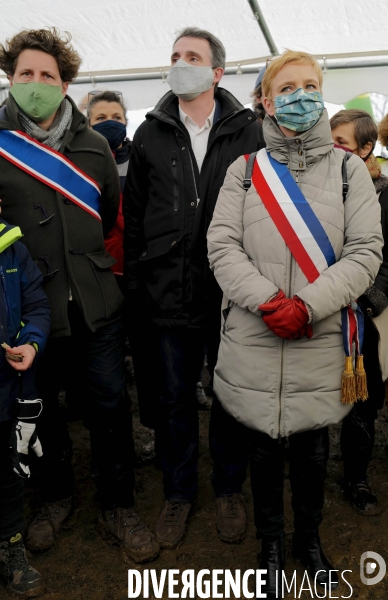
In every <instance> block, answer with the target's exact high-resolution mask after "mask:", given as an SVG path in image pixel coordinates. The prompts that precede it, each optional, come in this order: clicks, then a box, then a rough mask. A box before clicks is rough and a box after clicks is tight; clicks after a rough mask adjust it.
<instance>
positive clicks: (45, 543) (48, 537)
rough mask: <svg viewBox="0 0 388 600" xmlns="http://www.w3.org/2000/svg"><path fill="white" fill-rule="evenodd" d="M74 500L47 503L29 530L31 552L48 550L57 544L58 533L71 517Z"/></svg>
mask: <svg viewBox="0 0 388 600" xmlns="http://www.w3.org/2000/svg"><path fill="white" fill-rule="evenodd" d="M72 508H73V498H72V497H70V498H64V499H63V500H59V501H58V502H46V504H45V505H44V506H42V508H41V509H40V511H39V512H38V514H37V516H36V517H35V519H34V520H33V521H32V523H31V525H30V526H29V527H28V529H27V535H26V546H27V548H28V549H29V550H33V551H40V550H47V549H48V548H51V546H53V545H54V543H55V538H56V537H57V533H58V532H59V530H60V529H61V527H62V525H63V524H64V522H65V521H66V519H67V517H68V516H69V515H70V513H71V510H72Z"/></svg>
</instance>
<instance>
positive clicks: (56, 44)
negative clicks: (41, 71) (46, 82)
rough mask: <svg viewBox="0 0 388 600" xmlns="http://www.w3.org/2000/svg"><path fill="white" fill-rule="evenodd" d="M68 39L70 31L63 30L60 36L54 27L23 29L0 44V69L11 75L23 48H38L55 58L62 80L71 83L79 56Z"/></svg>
mask: <svg viewBox="0 0 388 600" xmlns="http://www.w3.org/2000/svg"><path fill="white" fill-rule="evenodd" d="M70 40H71V35H70V33H68V32H65V36H64V37H63V38H62V37H61V35H60V31H59V29H57V28H56V27H47V28H45V29H30V30H28V29H24V30H23V31H20V32H19V33H17V34H16V35H14V36H13V38H11V39H8V40H6V43H5V45H3V44H0V69H2V70H3V71H4V72H5V73H6V74H7V75H9V76H11V77H12V76H13V75H14V73H15V69H16V65H17V61H18V58H19V55H20V53H21V52H23V50H40V51H41V52H46V53H47V54H50V55H51V56H53V57H54V58H55V60H56V61H57V64H58V69H59V73H60V75H61V79H62V81H63V82H64V83H71V82H72V81H74V79H75V78H76V77H77V75H78V71H79V68H80V65H81V57H80V56H79V54H78V52H76V50H74V48H73V47H72V46H71V44H70Z"/></svg>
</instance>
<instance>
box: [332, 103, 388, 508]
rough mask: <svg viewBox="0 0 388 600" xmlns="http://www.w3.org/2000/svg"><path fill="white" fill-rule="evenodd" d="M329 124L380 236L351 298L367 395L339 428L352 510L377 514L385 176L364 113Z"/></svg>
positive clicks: (387, 264)
mask: <svg viewBox="0 0 388 600" xmlns="http://www.w3.org/2000/svg"><path fill="white" fill-rule="evenodd" d="M330 127H331V135H332V137H333V140H334V143H335V144H337V145H338V146H341V147H343V148H346V149H347V150H348V151H349V152H352V153H353V154H356V155H357V156H359V157H360V158H361V159H362V160H363V161H364V162H365V164H366V166H367V168H368V171H369V175H370V177H371V179H372V182H373V185H374V187H375V190H376V194H377V195H378V198H379V202H380V206H381V225H382V231H383V236H384V247H383V262H382V264H381V266H380V269H379V272H378V273H377V277H376V279H375V281H374V282H373V284H372V285H371V286H370V287H368V289H367V290H366V291H365V292H364V293H363V294H362V295H361V296H360V297H359V298H358V300H357V302H358V304H359V305H360V307H361V308H362V311H363V313H364V316H365V320H364V324H365V329H364V344H363V355H364V366H365V371H366V377H367V385H368V399H367V400H365V401H364V402H357V403H356V404H355V405H354V407H353V409H352V411H351V412H350V413H349V415H347V417H346V418H345V419H344V421H343V424H342V430H341V451H342V458H343V462H344V488H345V493H346V496H347V497H348V499H349V500H350V502H351V504H352V506H353V508H354V510H355V511H356V512H358V513H359V514H361V515H366V516H368V515H375V514H377V513H378V512H379V507H378V503H377V497H376V495H375V494H374V493H373V492H372V491H371V489H370V487H369V485H368V481H367V471H368V465H369V461H370V459H371V456H372V452H373V446H374V440H375V420H376V419H377V414H378V413H377V411H378V410H379V409H381V408H383V406H384V398H385V384H384V382H383V380H382V375H381V370H380V364H379V356H378V343H379V333H378V331H377V329H376V327H375V325H374V324H373V322H372V320H371V317H378V316H379V315H380V314H381V313H382V312H383V311H384V310H385V309H386V308H387V306H388V297H387V295H388V247H387V243H386V235H388V177H386V176H384V175H382V174H381V167H380V163H379V162H378V161H377V159H376V157H375V156H374V154H373V149H374V147H375V144H376V140H377V126H376V125H375V123H374V121H373V119H372V117H371V116H370V115H369V114H368V113H367V112H365V111H363V110H357V109H351V110H341V111H339V112H338V113H336V114H335V115H334V116H333V117H332V118H331V119H330ZM382 341H383V343H384V341H385V340H384V339H383V340H382Z"/></svg>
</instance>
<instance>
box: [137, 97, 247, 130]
mask: <svg viewBox="0 0 388 600" xmlns="http://www.w3.org/2000/svg"><path fill="white" fill-rule="evenodd" d="M214 98H215V101H216V113H215V115H214V117H215V118H214V122H213V127H215V126H217V124H218V123H220V122H221V121H224V120H226V119H229V118H230V117H234V116H235V115H236V116H237V115H238V116H240V115H244V119H243V123H244V125H245V124H246V123H245V122H246V120H247V118H248V117H249V116H250V117H251V119H250V121H251V120H256V117H255V114H254V113H253V112H252V111H251V110H250V109H249V108H244V106H243V105H242V104H240V102H239V101H238V100H237V98H235V97H234V96H233V94H231V93H230V92H228V91H227V90H225V89H224V88H218V89H217V91H216V93H215V96H214ZM178 106H179V105H178V97H177V96H176V95H175V94H174V93H173V92H172V91H169V92H167V94H165V95H164V96H163V98H161V99H160V100H159V102H158V103H157V105H156V106H155V108H154V109H153V110H151V111H150V112H149V113H147V114H146V119H148V120H152V119H154V118H156V119H159V120H162V121H164V122H167V123H170V124H171V125H174V126H176V124H177V122H178V124H179V123H180V122H181V121H180V119H179V109H178ZM239 127H241V124H238V126H237V128H239ZM233 128H234V129H236V123H235V126H234V127H233Z"/></svg>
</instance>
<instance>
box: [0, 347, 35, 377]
mask: <svg viewBox="0 0 388 600" xmlns="http://www.w3.org/2000/svg"><path fill="white" fill-rule="evenodd" d="M12 356H15V358H14V359H13V358H12ZM35 356H36V350H35V348H34V346H31V345H30V344H23V346H14V347H13V348H10V347H8V348H7V350H6V354H5V358H6V359H7V362H8V364H9V365H11V367H12V368H13V369H15V371H27V369H29V368H30V367H31V365H32V363H33V362H34V358H35ZM17 357H19V358H17Z"/></svg>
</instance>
